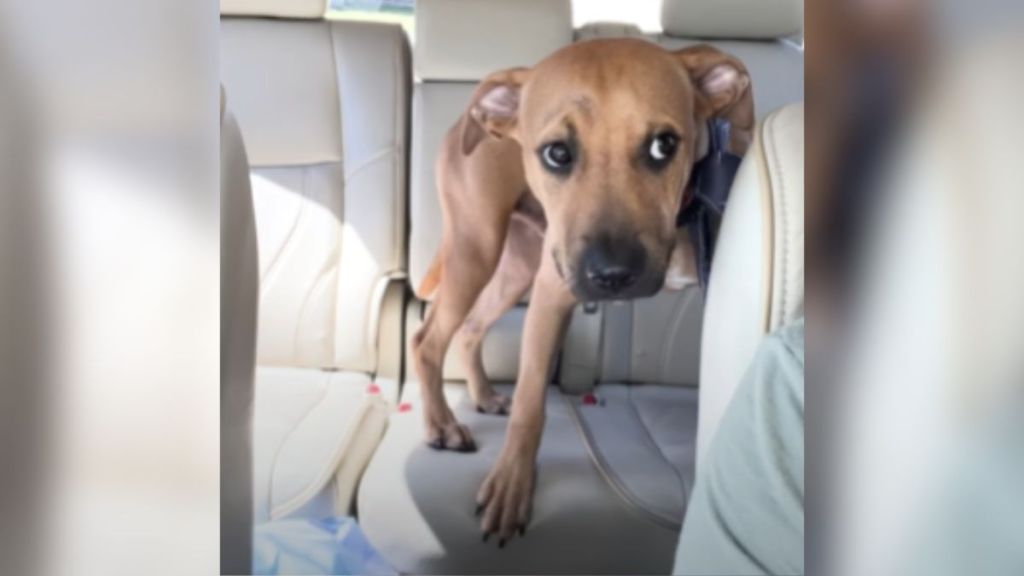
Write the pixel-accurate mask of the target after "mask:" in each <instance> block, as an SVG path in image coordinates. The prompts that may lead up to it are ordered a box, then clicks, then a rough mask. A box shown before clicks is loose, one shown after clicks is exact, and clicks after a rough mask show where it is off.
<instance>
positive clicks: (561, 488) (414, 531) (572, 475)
mask: <svg viewBox="0 0 1024 576" xmlns="http://www.w3.org/2000/svg"><path fill="white" fill-rule="evenodd" d="M570 4H571V3H570V2H569V1H568V0H566V1H552V0H528V1H523V0H493V1H488V2H480V1H474V0H420V1H419V2H418V3H417V12H416V18H417V22H416V25H417V42H416V47H415V58H414V64H415V69H416V72H417V75H418V77H419V80H420V81H419V82H418V83H417V84H416V86H415V89H414V97H413V145H412V158H411V162H412V165H411V180H412V181H411V191H410V195H411V196H410V260H409V271H410V276H409V281H410V284H411V285H412V286H416V285H417V284H418V283H419V281H420V280H421V279H422V277H423V275H424V274H425V271H426V268H427V266H428V265H429V263H430V261H431V259H432V257H433V255H434V253H435V251H436V249H437V244H438V241H439V236H440V230H441V212H440V208H439V206H438V200H437V192H436V189H435V182H434V161H435V157H436V151H437V146H438V144H439V143H440V141H441V138H442V137H443V135H444V133H445V131H446V130H447V129H448V128H449V126H451V124H452V123H453V122H454V121H455V120H456V119H457V118H458V116H459V114H461V112H462V111H463V110H464V108H465V106H466V104H467V102H468V98H469V96H470V94H471V92H472V90H473V88H474V86H475V82H476V81H478V80H480V79H481V78H483V77H484V76H486V75H487V74H489V73H490V72H493V71H495V70H500V69H502V68H508V67H512V66H522V65H525V66H529V65H532V64H534V63H535V62H537V61H538V60H540V59H541V58H543V57H544V56H545V55H547V54H548V53H550V52H552V51H554V50H556V49H558V48H560V47H561V46H563V45H565V44H567V43H569V42H571V41H573V40H585V39H588V38H594V37H610V36H621V35H639V36H643V34H642V33H641V32H640V31H639V30H638V29H636V28H635V27H632V26H629V25H623V24H601V25H591V26H587V27H584V28H583V29H581V30H579V31H573V30H572V25H571V14H570V11H571V5H570ZM670 4H678V5H680V6H682V5H686V6H689V7H691V8H692V7H694V6H697V5H702V6H698V8H700V9H704V10H705V11H707V10H710V9H713V8H714V6H713V2H711V1H710V0H704V1H697V0H687V1H678V2H674V1H673V0H666V6H665V10H664V12H663V20H664V28H665V30H666V33H665V34H658V35H648V36H644V37H645V38H647V39H648V40H651V41H653V42H657V43H659V44H661V45H663V46H665V47H666V48H669V49H678V48H682V47H684V46H686V45H689V44H693V43H697V40H695V39H693V38H692V37H689V38H684V37H677V36H678V35H680V34H681V33H683V32H685V33H686V35H687V36H715V38H714V39H713V41H712V43H714V44H716V45H718V46H720V47H721V48H723V49H724V50H727V51H730V52H732V53H734V54H736V55H737V56H739V57H740V58H741V59H743V60H744V62H745V63H746V64H747V65H748V67H749V68H750V70H751V75H752V77H753V82H754V94H755V105H756V107H757V110H758V113H759V117H764V116H765V114H766V113H768V112H770V111H772V110H774V109H775V108H778V107H780V106H783V105H785V104H788V103H790V102H798V101H800V100H802V97H803V88H802V79H803V55H802V51H801V50H800V49H799V48H798V47H797V46H795V45H794V44H792V43H789V42H788V41H786V40H784V39H783V37H786V36H789V35H791V34H793V33H796V32H799V28H800V20H801V19H802V18H796V19H795V20H794V19H793V18H789V19H782V20H774V21H772V20H769V21H768V22H769V23H771V26H767V25H762V24H759V21H758V19H759V18H760V16H758V14H759V13H760V12H761V10H759V9H757V7H756V6H746V7H744V6H745V5H746V4H756V2H754V0H739V4H743V5H744V6H739V7H738V9H737V10H738V11H737V12H734V13H732V14H731V17H730V18H731V19H738V20H743V22H744V24H743V25H742V26H737V27H735V28H729V27H728V26H726V25H725V24H727V23H728V22H729V21H731V19H726V20H725V23H723V22H722V20H721V19H714V18H712V19H711V20H708V22H709V23H713V24H714V27H712V28H709V29H708V30H706V31H705V32H706V34H704V33H702V31H701V29H700V28H699V26H698V27H696V28H695V27H694V26H693V25H691V24H690V23H689V22H686V21H685V20H683V18H684V17H685V15H686V14H687V10H682V11H680V10H676V9H675V8H673V7H671V6H669V5H670ZM784 4H788V5H797V6H802V4H801V3H800V2H799V0H794V1H793V2H789V3H786V2H784ZM729 5H730V6H731V7H732V8H737V2H730V3H729ZM709 7H710V8H709ZM744 14H747V15H750V18H746V17H744ZM759 142H760V140H759ZM746 170H747V172H750V171H751V170H752V169H751V168H747V169H746ZM760 184H761V183H759V182H753V183H751V186H752V187H755V189H756V192H750V193H747V194H745V196H754V197H758V196H759V195H761V194H771V192H763V191H762V188H760V187H758V186H760ZM746 205H747V208H748V209H749V210H751V211H753V213H754V216H750V215H749V214H748V215H747V216H746V218H747V219H750V218H753V219H754V220H758V219H759V218H761V214H770V213H771V211H772V210H777V209H778V208H779V207H778V206H776V205H774V204H772V203H771V202H768V203H764V202H747V203H746ZM768 217H769V216H765V218H768ZM731 219H732V220H737V219H741V220H742V217H741V216H734V217H732V218H731ZM733 228H735V225H734V226H733ZM758 230H761V228H758ZM734 236H736V237H737V238H738V240H737V242H739V243H740V244H742V245H745V246H747V248H746V250H747V251H748V252H749V251H751V250H752V251H753V252H754V253H756V254H758V255H762V254H763V250H762V248H760V247H761V246H763V245H764V244H765V243H770V238H769V237H768V236H764V237H761V236H757V237H755V236H751V235H746V234H742V233H741V234H734ZM801 245H802V244H801ZM750 246H753V248H750ZM757 264H758V267H756V268H754V269H756V270H758V271H761V270H762V268H761V266H771V265H772V264H773V262H771V261H769V262H766V263H764V264H762V263H761V262H760V261H758V262H757ZM801 280H802V276H801ZM740 281H741V282H748V283H750V284H752V285H755V286H754V287H753V288H752V289H751V290H749V291H748V292H745V293H742V294H741V296H742V297H743V298H746V299H747V300H749V299H751V298H753V300H754V302H753V303H751V302H744V305H748V306H749V307H750V308H757V307H758V306H760V305H761V304H762V303H763V302H765V300H764V299H763V298H762V291H761V286H760V284H759V283H756V282H753V281H751V277H750V276H749V275H743V276H742V278H741V280H740ZM801 286H802V282H801ZM702 300H703V299H702V297H701V294H700V292H699V290H697V289H688V290H684V291H682V292H679V293H674V294H661V295H659V296H657V297H655V298H651V299H647V300H642V301H636V302H632V303H614V304H604V305H602V306H600V307H599V310H598V312H597V313H594V314H586V313H584V312H583V311H582V310H581V309H579V308H578V309H577V310H576V311H575V312H574V314H573V316H572V319H571V321H570V326H569V330H568V334H567V336H566V338H565V341H564V345H563V349H562V352H561V355H560V357H559V360H558V367H557V370H556V371H555V373H554V374H553V375H552V376H553V377H552V381H553V383H555V384H557V386H552V387H550V388H549V390H548V401H547V407H546V413H547V419H546V423H545V431H544V437H543V442H542V445H541V449H540V453H539V455H538V478H537V486H536V496H535V501H534V508H533V517H532V521H531V524H530V526H529V530H528V532H527V536H526V537H525V538H517V539H516V540H515V541H514V542H512V543H510V545H509V547H508V548H507V549H504V550H499V549H498V548H497V546H494V545H484V544H481V542H480V532H479V527H478V519H477V518H476V517H475V516H474V496H475V494H476V491H477V489H478V488H479V486H480V483H481V482H482V481H483V479H484V478H485V476H486V474H487V473H488V472H489V470H490V467H491V465H492V464H493V462H494V460H495V458H496V457H497V454H498V452H499V450H500V449H501V446H502V442H503V441H504V434H505V426H506V423H507V420H506V419H504V418H500V417H494V416H486V415H479V414H477V413H476V412H475V411H474V410H473V409H472V407H471V405H470V403H469V401H468V397H467V395H466V391H465V388H464V386H463V384H462V382H461V381H462V380H463V375H462V374H461V371H460V366H459V364H458V363H457V362H453V361H452V360H454V356H455V354H457V353H458V352H452V353H450V354H449V358H448V359H447V360H448V361H447V362H446V364H445V376H446V379H447V380H448V382H447V383H446V394H447V395H448V397H449V402H450V404H451V405H452V406H453V407H454V409H455V412H456V415H457V416H458V417H459V419H460V420H461V421H462V422H463V423H465V424H468V425H469V426H470V428H471V429H472V431H473V434H474V437H475V439H476V441H477V444H478V446H479V451H478V452H477V453H475V454H454V453H438V452H434V451H432V450H429V449H427V448H426V447H425V446H424V444H423V441H422V425H421V414H420V412H419V408H420V404H419V384H418V382H416V381H415V377H414V375H413V374H411V373H407V382H406V383H405V384H404V387H403V391H402V395H403V397H402V400H403V402H405V403H407V404H408V405H409V407H411V410H409V411H403V412H399V413H397V414H395V415H393V416H392V419H391V422H390V426H389V429H388V431H387V434H386V435H385V438H384V440H383V442H382V443H381V446H380V448H379V449H378V451H377V453H376V455H375V456H374V458H373V461H372V462H371V464H370V466H369V468H368V469H367V471H366V474H365V477H364V482H363V483H362V485H361V487H360V492H359V510H360V523H361V524H362V526H363V528H364V530H365V532H366V534H367V536H368V537H369V539H370V541H371V542H372V543H373V544H374V545H375V546H376V547H377V548H378V549H379V550H380V551H381V552H382V553H383V554H384V556H385V557H386V558H387V559H388V560H389V561H390V562H392V563H393V564H394V565H395V567H396V568H397V569H399V570H400V571H402V572H409V573H495V572H502V573H531V572H532V573H668V572H669V571H670V569H671V565H672V556H673V552H674V549H675V544H676V539H677V535H678V529H679V526H680V524H681V521H682V518H683V514H684V513H685V507H686V499H687V497H688V493H689V489H690V486H691V484H692V478H693V474H694V462H695V459H696V457H695V453H696V451H697V440H698V439H697V427H698V424H697V400H698V395H700V396H701V398H702V399H703V397H704V396H705V390H704V389H700V390H699V391H698V389H697V387H696V386H697V385H698V383H699V381H700V380H701V375H702V370H701V368H702V359H701V352H700V350H701V341H702V338H703V339H704V341H705V342H708V336H707V334H706V333H705V334H703V336H702V325H701V318H702V316H703V312H704V306H703V301H702ZM719 300H720V301H725V302H731V299H729V298H719ZM800 302H802V297H801V298H800ZM727 305H728V304H723V306H727ZM427 306H429V303H427V302H420V301H415V300H414V301H413V302H411V303H410V305H409V309H408V314H407V328H406V330H407V337H408V336H409V335H411V334H412V333H413V332H414V331H415V330H416V329H417V328H418V326H419V322H420V319H421V318H422V315H423V313H424V311H425V309H426V307H427ZM719 309H720V310H721V308H719ZM524 310H525V308H524V307H523V306H520V307H517V308H515V309H513V310H511V311H510V312H509V313H507V314H506V315H505V317H504V318H502V320H500V321H499V323H498V324H497V325H496V326H495V327H494V328H493V329H492V330H491V332H490V333H489V334H488V336H487V338H486V339H485V342H484V365H485V369H486V371H487V373H488V375H489V376H490V377H491V379H492V380H494V381H496V382H514V380H515V378H516V375H517V365H518V357H519V349H520V342H519V340H520V335H521V329H522V321H523V318H524ZM733 320H736V319H735V318H733ZM748 320H749V318H748V317H746V316H744V317H742V318H741V319H739V320H738V322H740V323H745V324H747V325H745V326H744V328H743V329H742V330H744V331H745V334H754V335H757V334H763V333H764V330H765V329H766V325H762V324H758V323H756V322H752V321H750V322H748ZM721 335H722V332H721V331H719V332H718V333H717V334H716V335H715V339H716V340H715V342H714V343H713V344H712V345H715V344H718V343H719V340H718V339H719V338H720V337H721ZM744 345H745V344H744ZM741 348H742V347H741ZM453 350H454V348H453ZM744 352H745V348H743V349H741V350H740V351H739V352H737V353H736V354H735V355H733V356H732V357H731V358H729V360H732V361H734V362H736V363H737V366H745V365H746V362H747V361H748V360H749V358H746V359H744V357H743V355H744ZM719 363H720V361H719ZM407 365H408V363H407ZM715 366H718V364H715ZM729 376H730V377H731V375H729ZM723 379H724V380H728V378H723ZM724 387H725V388H726V389H727V390H726V391H725V392H723V393H721V394H716V396H715V398H713V399H712V400H717V399H719V398H720V397H725V398H726V400H727V398H728V395H729V394H731V389H729V388H728V386H724ZM506 391H508V390H506ZM709 394H710V392H709ZM595 402H596V403H595ZM704 420H705V418H704V415H703V414H702V415H701V421H702V427H704V425H703V422H704ZM708 422H709V423H708V425H707V427H708V428H709V429H711V428H713V424H714V423H713V422H712V419H708Z"/></svg>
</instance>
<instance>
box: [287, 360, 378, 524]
mask: <svg viewBox="0 0 1024 576" xmlns="http://www.w3.org/2000/svg"><path fill="white" fill-rule="evenodd" d="M327 386H328V388H330V387H331V384H330V381H329V380H328V384H327ZM326 397H327V394H326V393H325V394H324V398H323V399H322V400H321V402H320V403H319V404H317V406H316V407H319V406H320V405H322V404H323V400H325V399H326ZM372 408H373V406H372V403H371V401H370V400H369V399H367V398H364V399H363V402H362V404H361V405H360V407H359V411H358V412H357V413H356V415H355V418H353V422H352V423H351V424H350V425H349V427H348V429H347V430H346V431H345V433H343V434H342V435H341V438H340V440H338V442H337V443H336V444H335V447H334V450H332V451H331V457H330V458H328V460H327V462H326V463H325V464H324V466H323V467H321V469H320V473H319V474H318V475H317V476H316V478H315V479H314V480H313V481H312V482H310V483H308V484H307V485H306V487H305V488H304V489H303V490H302V491H301V492H299V493H298V494H296V495H295V496H293V497H292V498H291V499H289V500H288V501H286V502H284V503H282V504H281V505H280V506H276V507H272V508H271V509H270V518H271V519H272V520H276V519H279V518H282V517H284V516H287V515H288V514H291V513H292V512H294V511H295V510H297V509H299V508H300V507H302V505H303V504H305V503H306V502H308V501H309V499H310V498H312V497H313V496H315V495H316V494H317V492H319V491H320V490H322V489H323V488H324V486H326V485H327V483H328V482H329V481H330V479H331V478H332V477H333V476H334V474H335V472H336V471H337V469H338V466H339V465H340V464H341V461H342V459H343V457H344V455H345V452H346V451H347V449H348V448H349V447H350V446H351V445H352V444H354V443H355V442H356V439H357V438H358V436H359V431H360V429H361V428H362V424H363V422H364V421H365V420H366V418H367V416H368V415H369V414H370V410H371V409H372ZM314 409H315V408H314ZM312 412H313V410H310V411H309V412H308V413H307V416H308V415H309V414H311V413H312ZM297 428H298V426H296V429H297ZM282 446H284V444H282ZM271 498H273V492H271Z"/></svg>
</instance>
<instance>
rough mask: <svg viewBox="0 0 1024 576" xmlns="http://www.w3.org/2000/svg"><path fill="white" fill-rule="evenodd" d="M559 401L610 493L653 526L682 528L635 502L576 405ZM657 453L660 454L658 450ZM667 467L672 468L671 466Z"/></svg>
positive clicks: (677, 523)
mask: <svg viewBox="0 0 1024 576" xmlns="http://www.w3.org/2000/svg"><path fill="white" fill-rule="evenodd" d="M561 400H562V401H563V402H565V404H566V405H567V406H568V408H569V410H568V412H569V414H570V415H571V417H572V421H573V423H574V424H575V425H576V430H577V431H578V432H579V434H580V437H581V438H582V439H583V445H584V446H585V447H586V449H587V454H588V455H589V456H590V461H591V462H592V463H593V464H594V467H595V468H597V471H598V473H599V474H600V475H601V477H602V478H603V479H604V480H605V482H606V483H607V484H608V486H610V487H611V489H612V492H615V494H616V495H618V496H619V498H620V499H621V500H622V502H623V503H624V504H626V507H627V508H632V509H633V510H634V511H636V512H639V513H640V514H641V515H642V516H645V517H647V519H649V520H650V521H652V522H654V523H655V524H658V525H659V526H662V527H665V528H668V529H670V530H675V531H678V530H680V529H681V528H682V522H676V521H674V520H672V519H671V518H666V517H665V516H662V515H661V514H658V513H657V512H655V511H653V510H650V509H649V508H647V507H646V506H644V505H643V503H642V502H639V501H638V500H637V498H636V497H635V496H634V495H633V491H632V490H630V489H629V488H628V487H626V485H625V482H623V481H622V480H621V479H620V478H619V476H618V474H616V473H615V472H614V470H612V469H611V466H608V464H607V463H606V462H605V461H604V457H603V456H602V455H601V453H600V451H599V450H597V447H596V445H595V442H594V439H593V437H592V436H591V435H590V430H589V429H588V428H587V426H586V425H585V424H584V423H583V419H582V417H581V416H580V414H579V411H578V410H579V409H578V408H577V407H576V405H575V404H574V403H572V402H570V401H568V400H566V399H565V398H564V397H563V398H562V399H561ZM641 427H642V428H644V429H645V430H646V427H645V426H643V424H641ZM658 453H659V454H660V453H661V451H660V449H659V451H658ZM669 466H670V467H672V466H671V465H669ZM672 469H673V470H674V469H675V467H672Z"/></svg>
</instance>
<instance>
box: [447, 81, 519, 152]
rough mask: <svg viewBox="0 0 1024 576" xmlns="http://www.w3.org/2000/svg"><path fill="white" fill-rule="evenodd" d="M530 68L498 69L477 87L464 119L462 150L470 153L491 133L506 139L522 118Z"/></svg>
mask: <svg viewBox="0 0 1024 576" xmlns="http://www.w3.org/2000/svg"><path fill="white" fill-rule="evenodd" d="M529 73H530V69H529V68H511V69H509V70H502V71H501V72H495V73H494V74H491V75H490V76H488V77H487V78H484V79H483V81H481V82H480V84H479V85H478V86H477V87H476V90H474V91H473V96H472V97H471V98H470V101H469V109H468V110H466V114H465V115H463V118H462V153H463V154H465V155H467V156H468V155H469V154H470V153H471V152H472V151H473V149H474V148H476V145H477V144H479V143H480V141H481V140H483V139H484V138H485V137H486V136H487V135H488V134H490V135H491V136H494V137H495V138H504V137H506V136H508V135H509V134H511V133H512V131H513V130H514V129H515V127H516V124H517V122H518V119H519V93H520V91H521V90H522V87H523V84H525V83H526V78H527V76H529Z"/></svg>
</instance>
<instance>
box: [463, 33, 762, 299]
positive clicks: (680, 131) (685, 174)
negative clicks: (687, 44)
mask: <svg viewBox="0 0 1024 576" xmlns="http://www.w3.org/2000/svg"><path fill="white" fill-rule="evenodd" d="M469 116H470V118H469V121H467V122H466V123H465V124H464V127H463V134H462V150H463V153H465V154H470V153H472V151H473V150H474V148H475V147H476V145H477V144H478V143H479V142H480V141H481V140H482V139H483V138H486V137H488V135H490V136H493V137H497V138H512V139H514V140H516V141H517V142H518V143H519V144H520V145H521V147H522V152H523V163H524V167H525V172H526V178H527V181H528V183H529V186H530V189H531V190H532V191H533V193H534V194H535V195H536V196H537V198H538V199H539V200H540V202H541V204H542V205H543V206H544V211H545V215H546V216H547V221H548V229H547V240H546V246H547V249H549V250H551V251H552V256H553V258H554V261H555V263H556V266H557V268H558V271H559V273H560V274H561V275H562V277H563V278H564V279H565V281H566V282H567V283H568V284H569V285H570V286H571V287H572V290H573V292H575V293H576V295H577V296H578V297H580V298H581V299H584V300H598V299H609V298H635V297H639V296H646V295H650V294H653V293H655V292H657V291H658V290H659V289H660V288H661V286H662V284H663V282H664V279H665V273H666V269H667V267H668V264H669V260H670V256H671V254H672V250H673V248H674V247H675V246H676V237H677V230H676V215H677V213H678V212H679V208H680V203H681V202H682V191H683V189H684V186H685V185H686V182H687V181H688V180H689V177H690V172H691V169H692V167H693V164H694V162H695V161H696V160H697V159H698V151H699V147H700V144H701V142H700V139H701V135H702V132H703V129H704V125H705V123H706V122H705V121H706V120H707V119H708V118H711V117H716V116H718V117H723V118H726V119H728V120H729V121H730V122H731V123H732V124H733V138H732V140H733V142H732V144H733V149H734V150H735V151H738V152H742V151H745V149H746V144H747V142H749V138H750V134H751V131H752V129H753V116H754V114H753V101H752V98H751V91H750V77H749V76H748V74H747V71H746V68H745V67H744V66H743V64H742V63H740V61H739V60H737V59H736V58H733V57H732V56H729V55H727V54H724V53H722V52H720V51H718V50H717V49H715V48H712V47H710V46H696V47H692V48H687V49H684V50H680V51H677V52H669V51H666V50H663V49H661V48H659V47H658V46H656V45H654V44H652V43H649V42H646V41H643V40H629V39H618V40H594V41H589V42H581V43H577V44H573V45H571V46H569V47H566V48H564V49H562V50H560V51H558V52H556V53H554V54H553V55H551V56H550V57H548V58H547V59H545V60H544V61H542V62H541V63H539V64H538V65H537V66H536V67H534V68H532V69H526V68H517V69H512V70H505V71H502V72H498V73H495V74H492V75H490V76H489V77H487V78H486V79H484V81H483V82H481V83H480V85H479V87H478V88H477V90H476V92H475V93H474V95H473V99H472V102H471V104H470V108H469ZM737 148H740V150H736V149H737Z"/></svg>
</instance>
